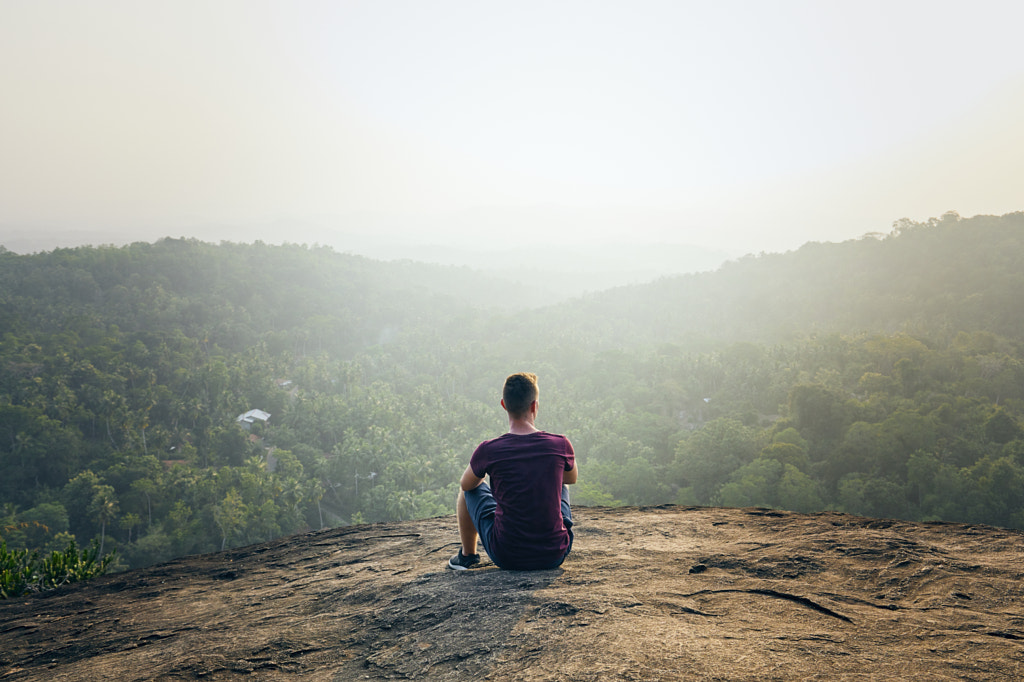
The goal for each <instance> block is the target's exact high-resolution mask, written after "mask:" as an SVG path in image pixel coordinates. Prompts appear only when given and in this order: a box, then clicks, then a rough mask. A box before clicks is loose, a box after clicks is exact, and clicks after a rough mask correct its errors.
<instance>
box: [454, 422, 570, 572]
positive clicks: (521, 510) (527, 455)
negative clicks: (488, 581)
mask: <svg viewBox="0 0 1024 682" xmlns="http://www.w3.org/2000/svg"><path fill="white" fill-rule="evenodd" d="M575 461H576V460H575V453H574V452H573V449H572V443H570V442H569V439H568V438H566V437H565V436H560V435H558V434H554V433H547V432H546V431H538V432H536V433H529V434H525V435H515V434H511V433H506V434H504V435H502V436H499V437H497V438H495V439H494V440H486V441H484V442H483V443H481V444H480V445H479V447H477V449H476V450H475V451H474V452H473V456H472V457H471V458H470V460H469V466H470V467H472V469H473V473H474V474H476V475H477V476H479V477H480V478H483V477H484V475H485V474H490V476H491V491H492V492H493V493H494V501H495V502H496V503H497V510H496V511H495V512H494V528H493V529H492V530H491V537H490V538H489V539H488V543H487V548H488V550H489V551H490V553H491V558H492V559H494V561H495V562H496V563H497V564H498V565H500V566H502V567H503V568H510V569H520V570H525V569H531V568H544V567H547V566H550V565H551V564H553V563H555V562H557V561H558V560H559V559H561V558H562V557H563V556H564V555H565V552H566V550H568V549H569V531H568V530H566V528H565V524H563V523H562V508H561V501H562V474H563V472H566V471H569V470H570V469H572V468H573V466H574V464H575ZM495 555H497V556H495Z"/></svg>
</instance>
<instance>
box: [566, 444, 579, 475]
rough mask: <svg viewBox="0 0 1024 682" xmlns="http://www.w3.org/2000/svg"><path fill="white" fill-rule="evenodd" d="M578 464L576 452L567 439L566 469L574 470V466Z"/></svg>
mask: <svg viewBox="0 0 1024 682" xmlns="http://www.w3.org/2000/svg"><path fill="white" fill-rule="evenodd" d="M574 466H576V453H575V451H573V449H572V443H570V442H569V439H568V438H566V439H565V470H566V471H572V468H573V467H574Z"/></svg>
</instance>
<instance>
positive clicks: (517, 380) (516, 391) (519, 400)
mask: <svg viewBox="0 0 1024 682" xmlns="http://www.w3.org/2000/svg"><path fill="white" fill-rule="evenodd" d="M539 397H540V387H539V386H538V385H537V375H536V374H533V373H532V372H516V373H515V374H511V375H509V377H508V378H507V379H505V388H504V389H503V390H502V392H501V399H502V400H503V401H504V402H505V409H506V410H508V413H509V414H510V415H512V416H513V417H517V418H518V417H524V416H526V414H527V413H528V412H529V411H530V405H532V404H533V401H535V400H537V399H538V398H539Z"/></svg>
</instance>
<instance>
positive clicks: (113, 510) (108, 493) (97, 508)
mask: <svg viewBox="0 0 1024 682" xmlns="http://www.w3.org/2000/svg"><path fill="white" fill-rule="evenodd" d="M93 490H95V492H94V493H93V496H92V503H91V504H89V516H91V517H92V518H93V519H94V520H95V521H96V522H97V523H99V524H100V556H103V545H104V543H105V542H106V539H107V524H108V523H110V522H111V521H113V520H114V519H116V518H117V513H118V512H119V511H120V507H119V505H118V504H117V496H116V495H115V494H114V488H113V486H109V485H98V486H96V487H95V488H93Z"/></svg>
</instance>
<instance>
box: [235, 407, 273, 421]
mask: <svg viewBox="0 0 1024 682" xmlns="http://www.w3.org/2000/svg"><path fill="white" fill-rule="evenodd" d="M268 419H270V413H269V412H264V411H263V410H249V411H248V412H246V413H245V414H240V415H238V418H237V419H235V421H236V422H245V423H246V424H252V423H254V422H255V421H256V420H259V421H261V422H265V421H267V420H268Z"/></svg>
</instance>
